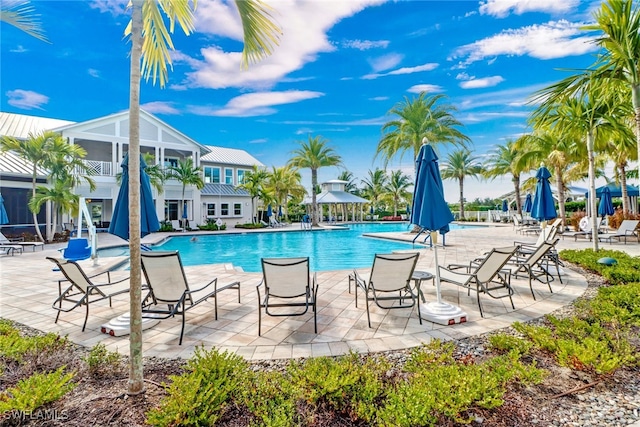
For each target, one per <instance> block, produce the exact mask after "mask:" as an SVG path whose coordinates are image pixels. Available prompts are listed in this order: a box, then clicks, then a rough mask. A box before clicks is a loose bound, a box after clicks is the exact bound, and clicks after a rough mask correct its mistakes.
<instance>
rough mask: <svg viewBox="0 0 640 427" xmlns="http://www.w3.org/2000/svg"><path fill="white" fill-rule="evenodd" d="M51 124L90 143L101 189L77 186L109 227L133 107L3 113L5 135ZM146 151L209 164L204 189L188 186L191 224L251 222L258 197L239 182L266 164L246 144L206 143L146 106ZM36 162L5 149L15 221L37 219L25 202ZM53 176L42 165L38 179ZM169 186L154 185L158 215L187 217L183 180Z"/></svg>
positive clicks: (3, 163) (4, 170)
mask: <svg viewBox="0 0 640 427" xmlns="http://www.w3.org/2000/svg"><path fill="white" fill-rule="evenodd" d="M45 130H52V131H55V132H59V133H60V134H61V135H62V136H63V137H65V138H67V139H68V141H69V143H70V144H76V145H79V146H81V147H82V148H84V149H85V150H86V152H87V156H86V157H85V158H84V161H85V163H86V164H87V165H88V166H89V167H90V168H91V170H92V172H93V174H92V176H91V178H92V179H93V180H94V181H95V183H96V186H97V188H96V189H95V191H90V189H89V187H88V185H86V184H85V185H81V186H78V187H77V188H75V189H74V191H75V193H76V194H78V195H80V196H83V197H85V198H86V199H87V201H88V203H89V211H90V212H91V215H92V221H93V222H94V223H97V224H98V225H100V226H102V227H106V226H107V224H108V223H109V222H110V220H111V215H112V212H113V208H114V205H115V201H116V198H117V196H118V190H119V184H118V183H117V182H116V174H117V173H119V172H121V167H120V164H121V162H122V159H123V158H124V156H125V154H126V153H127V151H128V148H129V113H128V111H123V112H120V113H116V114H112V115H109V116H105V117H100V118H97V119H93V120H89V121H85V122H80V123H73V122H69V121H63V120H54V119H48V118H42V117H35V116H26V115H20V114H11V113H1V112H0V136H11V137H15V138H18V139H26V138H28V135H29V133H32V134H37V133H40V132H42V131H45ZM140 152H141V153H151V154H152V155H153V156H154V159H155V161H156V164H161V165H163V166H165V167H168V166H174V165H177V163H178V161H179V160H182V159H185V158H189V157H190V158H192V159H193V163H194V165H195V166H201V167H202V169H203V174H204V181H205V187H204V188H203V189H202V190H198V189H197V188H196V187H195V186H187V187H186V190H185V195H184V198H185V201H186V205H187V215H188V219H189V221H190V223H191V224H192V225H193V223H197V224H202V223H204V222H205V221H206V220H207V219H209V218H211V219H214V218H215V219H218V218H220V219H222V221H223V222H225V223H226V224H227V226H228V227H233V226H234V225H236V224H237V223H245V222H250V221H251V216H252V213H251V199H250V197H249V195H248V193H247V192H246V191H244V190H242V189H239V188H237V185H238V184H240V183H242V181H243V179H244V175H245V173H246V172H247V171H250V170H251V169H252V168H253V166H254V165H255V166H258V167H263V166H264V165H262V163H260V162H259V161H258V160H257V159H255V158H254V157H253V156H251V155H250V154H249V153H247V152H246V151H243V150H236V149H231V148H222V147H214V146H207V145H202V144H200V143H198V142H196V141H194V140H193V139H191V138H189V137H188V136H186V135H184V134H182V133H181V132H179V131H178V130H176V129H174V128H172V127H171V126H169V125H167V124H166V123H164V122H163V121H161V120H159V119H158V118H157V117H155V116H153V115H152V114H149V113H147V112H145V111H144V110H141V111H140ZM31 168H32V165H29V164H26V163H25V162H24V160H22V159H20V158H18V157H17V156H15V155H14V154H13V153H4V154H2V155H0V188H1V191H2V196H3V198H4V200H5V208H6V209H7V211H8V214H9V221H10V224H9V225H8V226H9V227H25V226H29V225H31V226H33V220H32V215H31V212H29V211H28V209H27V207H26V202H27V201H28V199H29V191H30V189H31ZM46 182H47V171H38V185H44V184H46ZM163 187H164V191H163V192H161V193H157V192H156V190H154V199H155V205H156V213H157V214H158V218H159V219H160V220H161V221H162V220H163V219H164V220H173V219H181V218H182V212H183V209H182V208H181V200H182V184H181V183H180V182H179V181H177V180H168V181H166V182H165V183H164V186H163ZM50 209H51V208H50V207H47V209H43V211H42V212H41V213H40V218H39V222H40V221H42V223H43V224H44V223H46V221H50V218H51V215H50ZM5 227H6V226H5Z"/></svg>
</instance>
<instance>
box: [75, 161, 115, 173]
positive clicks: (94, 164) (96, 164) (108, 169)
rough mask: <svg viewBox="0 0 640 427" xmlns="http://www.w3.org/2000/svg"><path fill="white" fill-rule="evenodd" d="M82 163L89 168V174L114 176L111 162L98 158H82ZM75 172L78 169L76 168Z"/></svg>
mask: <svg viewBox="0 0 640 427" xmlns="http://www.w3.org/2000/svg"><path fill="white" fill-rule="evenodd" d="M83 163H84V164H85V166H86V167H87V169H88V170H89V173H88V175H89V176H114V175H115V174H114V173H113V164H112V163H111V162H101V161H98V160H83ZM75 172H76V174H79V173H80V171H79V170H78V169H76V171H75Z"/></svg>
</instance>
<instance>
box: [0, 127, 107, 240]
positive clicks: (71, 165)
mask: <svg viewBox="0 0 640 427" xmlns="http://www.w3.org/2000/svg"><path fill="white" fill-rule="evenodd" d="M0 150H1V151H12V152H14V153H15V154H16V155H18V156H19V157H21V158H23V159H24V160H26V161H28V162H29V163H31V198H34V197H35V196H36V179H37V176H38V171H39V170H41V169H46V170H49V171H50V178H51V179H52V180H53V181H55V179H56V177H57V178H60V179H63V180H64V181H66V180H67V178H69V179H70V177H71V175H73V174H71V173H70V172H69V171H73V170H77V171H78V172H80V174H79V175H77V176H78V177H79V176H82V173H83V172H84V173H85V174H86V173H88V169H87V167H86V165H85V164H84V163H83V162H82V157H84V156H85V155H86V154H87V153H86V151H85V150H84V149H83V148H82V147H80V146H79V145H71V144H68V143H67V141H66V140H65V139H64V138H63V137H62V136H61V135H60V134H58V133H56V132H51V131H46V132H42V133H39V134H33V133H29V135H28V138H27V139H26V140H24V141H23V140H19V139H17V138H12V137H8V136H4V137H2V138H1V139H0ZM84 176H86V175H84ZM85 179H87V180H88V182H89V184H90V186H91V188H92V189H93V188H95V184H94V183H93V181H92V180H91V179H90V178H85ZM69 182H70V183H71V184H73V182H71V181H69ZM32 206H34V207H35V206H36V205H35V204H34V205H32ZM39 208H40V206H38V209H37V210H33V209H31V208H30V210H31V212H32V214H33V224H34V226H35V229H36V234H37V235H38V238H39V239H40V241H41V242H44V238H43V237H42V233H41V232H40V225H39V224H38V213H39V212H40V209H39Z"/></svg>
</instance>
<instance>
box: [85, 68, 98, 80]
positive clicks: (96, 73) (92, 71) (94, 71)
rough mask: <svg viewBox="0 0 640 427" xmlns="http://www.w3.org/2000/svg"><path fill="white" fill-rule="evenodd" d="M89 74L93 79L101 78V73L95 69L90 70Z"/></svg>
mask: <svg viewBox="0 0 640 427" xmlns="http://www.w3.org/2000/svg"><path fill="white" fill-rule="evenodd" d="M87 73H89V75H90V76H91V77H95V78H99V77H100V71H98V70H96V69H95V68H89V69H88V70H87Z"/></svg>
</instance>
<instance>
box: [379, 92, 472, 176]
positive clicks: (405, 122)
mask: <svg viewBox="0 0 640 427" xmlns="http://www.w3.org/2000/svg"><path fill="white" fill-rule="evenodd" d="M445 98H446V97H445V95H442V94H439V95H433V96H429V95H427V94H426V92H422V93H420V95H418V97H416V98H414V99H409V98H407V97H405V98H404V101H402V102H399V103H398V104H396V105H395V106H394V107H393V108H392V109H391V110H390V111H389V114H393V115H395V116H397V118H396V119H394V120H391V121H389V122H387V123H385V124H384V125H383V126H382V132H383V133H384V136H383V137H382V139H381V140H380V142H378V147H377V149H376V156H378V155H382V157H383V160H384V166H385V168H386V166H387V165H388V164H389V161H391V159H392V158H393V157H394V156H395V155H396V154H398V153H400V155H401V156H402V154H404V152H405V151H411V154H412V155H413V159H415V158H416V157H417V156H418V152H419V151H420V147H421V146H422V144H423V139H424V138H426V139H427V140H428V141H429V143H430V144H434V145H435V144H441V143H444V144H454V145H461V146H463V147H464V146H465V143H466V142H470V141H471V140H470V139H469V137H468V136H466V135H464V134H463V133H462V132H460V131H459V130H458V129H457V127H460V126H462V123H460V122H459V121H458V120H456V119H455V117H454V116H453V113H454V112H455V111H456V109H455V108H454V107H453V106H451V105H447V104H439V102H440V101H441V100H443V99H445Z"/></svg>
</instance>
